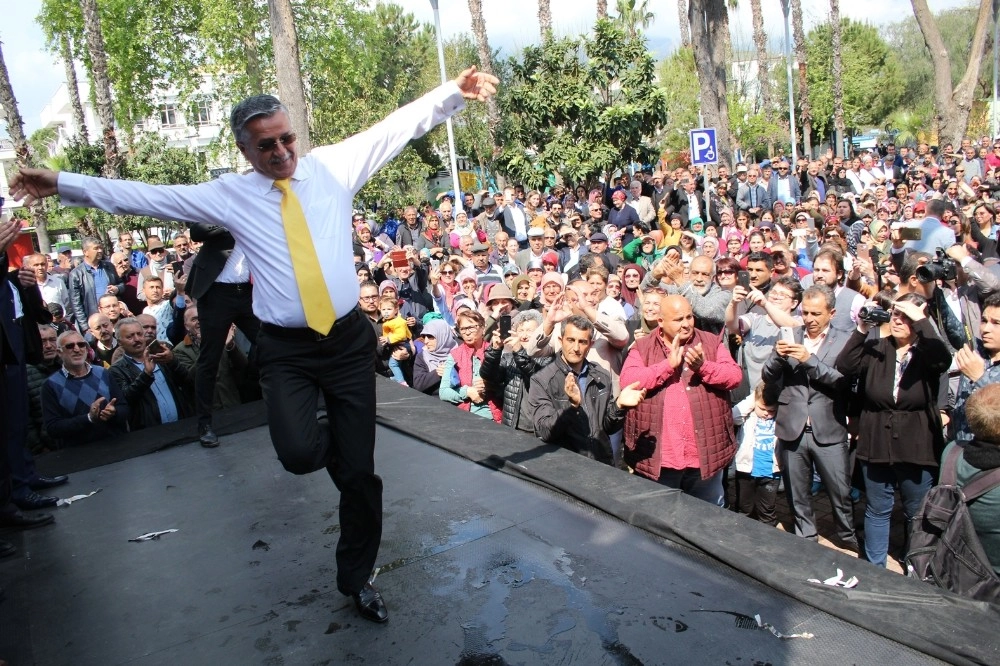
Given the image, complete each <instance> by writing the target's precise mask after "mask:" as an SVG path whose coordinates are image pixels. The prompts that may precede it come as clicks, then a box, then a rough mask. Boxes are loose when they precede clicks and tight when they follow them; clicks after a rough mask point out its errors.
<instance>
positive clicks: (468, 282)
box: [457, 268, 480, 306]
mask: <svg viewBox="0 0 1000 666" xmlns="http://www.w3.org/2000/svg"><path fill="white" fill-rule="evenodd" d="M457 281H458V288H459V289H461V291H462V295H463V296H464V297H465V298H468V299H469V300H471V301H472V302H473V303H476V305H477V306H478V304H479V293H480V292H479V278H477V277H476V272H475V271H474V270H473V269H471V268H463V269H462V271H461V272H460V273H459V274H458V278H457Z"/></svg>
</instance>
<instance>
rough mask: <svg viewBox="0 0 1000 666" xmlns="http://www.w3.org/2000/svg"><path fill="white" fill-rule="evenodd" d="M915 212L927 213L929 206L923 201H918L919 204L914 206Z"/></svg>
mask: <svg viewBox="0 0 1000 666" xmlns="http://www.w3.org/2000/svg"><path fill="white" fill-rule="evenodd" d="M913 212H914V213H926V212H927V204H926V203H925V202H923V201H918V202H917V203H915V204H913Z"/></svg>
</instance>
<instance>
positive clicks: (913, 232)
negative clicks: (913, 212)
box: [899, 227, 923, 241]
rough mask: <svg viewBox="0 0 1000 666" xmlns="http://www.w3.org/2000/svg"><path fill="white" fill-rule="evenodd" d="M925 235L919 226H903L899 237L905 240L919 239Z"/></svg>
mask: <svg viewBox="0 0 1000 666" xmlns="http://www.w3.org/2000/svg"><path fill="white" fill-rule="evenodd" d="M922 237H923V231H922V230H921V229H920V228H919V227H903V228H901V229H900V230H899V239H900V240H904V241H918V240H920V239H921V238H922Z"/></svg>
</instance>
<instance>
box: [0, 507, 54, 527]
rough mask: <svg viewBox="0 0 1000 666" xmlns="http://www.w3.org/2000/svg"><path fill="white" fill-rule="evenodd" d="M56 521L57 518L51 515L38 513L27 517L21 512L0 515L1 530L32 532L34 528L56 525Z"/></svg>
mask: <svg viewBox="0 0 1000 666" xmlns="http://www.w3.org/2000/svg"><path fill="white" fill-rule="evenodd" d="M55 520H56V519H55V516H53V515H52V514H51V513H36V514H34V515H31V516H26V515H24V514H23V513H21V512H20V511H12V512H10V513H0V528H8V529H19V530H30V529H31V528H33V527H41V526H42V525H48V524H50V523H54V522H55Z"/></svg>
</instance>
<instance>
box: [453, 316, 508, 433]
mask: <svg viewBox="0 0 1000 666" xmlns="http://www.w3.org/2000/svg"><path fill="white" fill-rule="evenodd" d="M455 319H456V321H457V322H458V323H457V324H456V327H457V328H458V334H459V336H461V338H462V343H461V344H459V345H457V346H456V347H455V348H454V349H452V350H451V353H450V354H449V355H448V358H447V359H446V360H445V362H444V370H442V371H441V388H440V389H439V390H438V396H439V397H440V398H441V399H442V400H444V401H445V402H450V403H452V404H455V405H458V408H459V409H461V410H463V411H466V412H471V413H472V414H475V415H476V416H482V417H483V418H486V419H493V420H494V421H495V422H496V423H500V415H501V410H500V405H499V404H497V401H496V400H495V399H494V398H493V397H492V396H490V395H488V394H487V391H486V382H485V381H483V378H482V377H480V376H479V371H480V369H481V368H482V365H483V358H484V355H485V353H486V345H485V342H484V340H483V336H484V335H485V334H486V320H485V319H483V315H481V314H479V313H478V312H474V311H472V310H463V311H461V312H459V313H458V315H457V316H456V317H455Z"/></svg>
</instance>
